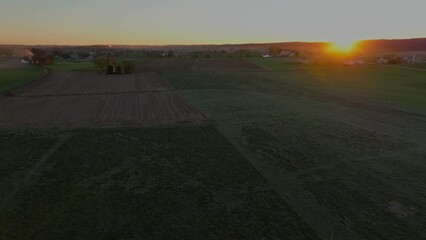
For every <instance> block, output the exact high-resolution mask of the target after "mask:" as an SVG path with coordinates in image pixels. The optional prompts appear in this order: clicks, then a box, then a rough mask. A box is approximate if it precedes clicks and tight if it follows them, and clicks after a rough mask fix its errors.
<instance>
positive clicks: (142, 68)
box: [135, 58, 194, 72]
mask: <svg viewBox="0 0 426 240" xmlns="http://www.w3.org/2000/svg"><path fill="white" fill-rule="evenodd" d="M193 63H194V60H193V59H167V58H165V59H142V60H139V61H138V63H137V64H136V67H135V71H136V72H153V71H155V72H163V71H189V70H191V69H192V65H193Z"/></svg>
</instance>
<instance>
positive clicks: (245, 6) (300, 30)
mask: <svg viewBox="0 0 426 240" xmlns="http://www.w3.org/2000/svg"><path fill="white" fill-rule="evenodd" d="M425 7H426V3H425V2H424V1H420V0H406V1H394V2H390V1H385V0H358V1H347V0H322V1H308V0H298V1H296V0H281V1H279V0H264V1H258V0H227V1H226V0H216V1H207V0H179V1H171V0H144V1H140V0H139V1H138V0H122V1H116V0H85V1H83V0H74V1H69V0H38V1H29V0H2V7H1V8H0V34H1V36H0V44H28V45H33V44H46V45H51V44H53V45H92V44H114V45H118V44H122V45H151V44H152V45H166V44H224V43H261V42H286V41H307V42H314V41H336V42H348V41H354V40H361V39H384V38H387V39H396V38H398V39H400V38H416V37H426V28H425V27H424V20H423V19H422V16H423V9H424V8H425Z"/></svg>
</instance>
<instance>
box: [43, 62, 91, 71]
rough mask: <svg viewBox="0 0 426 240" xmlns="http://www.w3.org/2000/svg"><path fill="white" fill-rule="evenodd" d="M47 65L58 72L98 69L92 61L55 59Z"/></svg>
mask: <svg viewBox="0 0 426 240" xmlns="http://www.w3.org/2000/svg"><path fill="white" fill-rule="evenodd" d="M48 67H49V68H50V69H52V70H53V71H58V72H77V71H99V69H98V68H97V67H96V66H95V65H94V64H93V63H92V62H70V61H55V62H54V64H53V65H50V66H48Z"/></svg>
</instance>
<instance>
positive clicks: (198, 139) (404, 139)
mask: <svg viewBox="0 0 426 240" xmlns="http://www.w3.org/2000/svg"><path fill="white" fill-rule="evenodd" d="M146 61H149V60H146ZM248 61H252V62H255V63H256V64H259V65H261V66H263V67H264V68H266V69H270V70H269V71H261V72H229V71H227V72H218V71H215V72H192V71H169V72H167V71H162V72H159V75H160V76H162V77H163V78H164V79H165V80H167V81H168V83H169V84H170V85H171V86H173V87H174V88H176V89H177V90H179V91H180V93H181V94H182V95H183V96H184V98H185V99H186V100H187V101H188V102H190V103H191V104H193V105H194V106H196V107H197V108H198V109H199V110H200V111H201V112H203V113H204V114H205V115H206V116H207V117H208V118H209V119H208V121H206V122H203V123H200V124H196V125H191V124H186V125H185V124H184V125H176V126H157V127H152V126H151V127H146V126H145V127H142V128H134V127H132V128H128V129H123V128H111V129H80V130H54V129H50V130H37V131H35V130H34V131H31V130H23V129H20V130H13V129H2V130H1V131H0V146H1V147H0V159H2V161H0V193H1V194H2V196H3V197H2V198H0V233H1V237H2V238H5V239H29V238H36V239H58V238H69V236H77V237H78V238H81V239H104V238H113V239H120V238H122V239H142V238H143V239H173V238H174V239H177V238H178V239H354V240H357V239H390V240H393V239H395V240H396V239H425V238H426V231H425V228H424V226H425V225H424V214H423V213H424V212H426V207H425V206H426V194H425V193H426V190H425V188H424V186H423V184H421V183H423V182H425V181H426V175H425V174H424V172H425V171H426V162H425V161H424V159H425V157H426V150H425V149H426V140H425V139H426V138H425V135H426V109H425V108H424V106H425V104H426V94H425V93H426V88H424V86H425V84H426V79H425V77H424V73H422V72H419V71H415V70H409V69H400V68H390V67H384V66H357V67H344V66H334V67H333V66H324V65H323V66H319V65H317V66H312V65H295V64H288V63H283V62H282V60H281V59H248ZM63 69H65V70H66V69H71V71H75V70H87V69H88V67H87V66H84V65H74V66H72V67H70V66H66V67H64V68H63ZM66 71H68V70H66ZM331 236H332V237H331ZM1 237H0V238H1Z"/></svg>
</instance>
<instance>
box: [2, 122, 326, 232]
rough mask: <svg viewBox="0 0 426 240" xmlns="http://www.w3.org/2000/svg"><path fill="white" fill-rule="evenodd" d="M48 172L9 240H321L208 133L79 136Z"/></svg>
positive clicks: (28, 194) (13, 219)
mask: <svg viewBox="0 0 426 240" xmlns="http://www.w3.org/2000/svg"><path fill="white" fill-rule="evenodd" d="M119 149H120V150H119ZM48 165H49V166H51V167H50V168H49V169H46V170H45V173H44V174H43V175H42V176H41V177H40V178H39V180H38V181H37V182H34V183H33V184H32V186H31V187H28V188H26V189H25V190H24V191H23V193H22V195H21V196H22V198H20V199H17V200H16V202H15V205H14V207H13V208H10V209H9V211H7V212H5V213H2V214H1V217H0V230H1V232H2V236H3V237H5V238H19V239H25V238H29V237H30V236H38V237H40V238H43V239H58V238H67V237H68V236H71V235H73V236H80V237H81V238H85V239H89V238H90V239H103V238H125V239H132V238H133V239H135V238H136V239H165V238H167V239H172V238H176V237H178V238H180V239H191V238H196V239H237V238H244V239H247V238H255V239H261V238H262V237H268V238H271V239H274V238H275V239H283V238H287V237H290V238H292V239H318V237H317V236H316V235H315V234H314V233H313V232H312V230H311V229H310V228H309V227H308V226H307V225H306V223H304V222H303V220H301V219H300V218H299V217H298V215H297V214H296V213H295V212H294V210H293V209H292V208H291V206H290V205H288V203H287V202H285V201H284V200H282V199H281V198H280V197H279V196H278V194H277V193H276V192H275V191H274V190H273V189H272V188H271V187H270V186H269V185H268V184H267V182H266V181H265V179H264V178H263V177H262V176H261V175H260V174H259V173H258V172H257V171H256V170H255V169H254V168H253V167H252V166H251V165H250V164H249V163H248V162H247V161H246V160H245V159H244V158H243V157H242V156H241V155H240V154H239V152H238V151H237V150H236V149H235V148H233V146H232V145H231V144H229V142H227V140H226V139H224V138H223V136H222V135H221V134H220V133H219V132H218V131H217V130H215V129H214V128H212V127H183V128H171V129H146V130H122V131H113V130H111V131H92V132H80V133H75V136H74V137H73V138H72V139H70V140H69V142H68V143H67V144H66V145H64V146H63V147H62V148H60V149H59V150H58V151H57V153H56V154H54V155H53V156H52V157H51V159H50V160H49V162H48ZM25 199H31V201H25ZM29 209H31V211H28V210H29Z"/></svg>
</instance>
